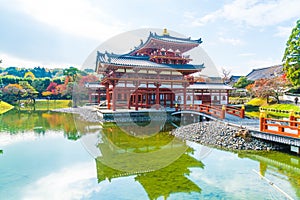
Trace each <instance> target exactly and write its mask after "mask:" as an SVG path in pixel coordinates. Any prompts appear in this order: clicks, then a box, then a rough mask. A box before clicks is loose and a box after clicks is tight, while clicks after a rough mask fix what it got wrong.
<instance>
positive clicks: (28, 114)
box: [0, 110, 87, 140]
mask: <svg viewBox="0 0 300 200" xmlns="http://www.w3.org/2000/svg"><path fill="white" fill-rule="evenodd" d="M77 122H78V123H77V124H78V125H79V128H81V131H80V132H79V131H77V128H76V126H75V123H74V119H73V114H68V113H57V112H47V111H21V110H11V111H9V112H7V113H5V114H3V115H1V118H0V131H7V132H9V133H11V134H17V133H22V132H25V131H34V132H35V133H37V134H44V133H45V132H46V131H51V130H52V131H61V130H62V131H64V134H65V136H66V137H67V138H68V139H70V140H77V139H78V138H80V137H81V133H82V134H84V131H85V130H84V128H83V127H85V126H86V124H87V122H80V121H78V120H77Z"/></svg>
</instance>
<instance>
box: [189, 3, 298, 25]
mask: <svg viewBox="0 0 300 200" xmlns="http://www.w3.org/2000/svg"><path fill="white" fill-rule="evenodd" d="M299 8H300V1H299V0H272V1H259V0H235V1H233V2H231V3H228V4H225V5H224V6H223V7H222V8H221V9H219V10H216V11H214V12H212V13H209V14H207V15H205V16H203V17H200V18H197V17H195V15H194V14H189V15H188V14H186V15H185V17H186V18H188V19H189V20H191V21H192V25H194V26H202V25H205V24H207V23H209V22H214V21H216V20H219V19H226V20H229V21H233V22H234V23H237V24H241V25H248V26H254V27H262V26H272V25H276V24H279V23H281V22H284V21H286V20H290V19H293V18H299V16H300V14H299Z"/></svg>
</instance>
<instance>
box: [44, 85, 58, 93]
mask: <svg viewBox="0 0 300 200" xmlns="http://www.w3.org/2000/svg"><path fill="white" fill-rule="evenodd" d="M56 87H57V83H55V82H51V83H50V84H49V85H48V87H47V89H46V90H47V91H49V92H52V94H57V91H56Z"/></svg>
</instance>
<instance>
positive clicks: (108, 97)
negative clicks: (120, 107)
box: [106, 85, 110, 110]
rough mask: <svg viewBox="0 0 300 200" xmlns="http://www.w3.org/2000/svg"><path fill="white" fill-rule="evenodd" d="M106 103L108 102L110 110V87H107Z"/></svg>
mask: <svg viewBox="0 0 300 200" xmlns="http://www.w3.org/2000/svg"><path fill="white" fill-rule="evenodd" d="M106 101H107V109H108V110H110V94H109V85H107V86H106Z"/></svg>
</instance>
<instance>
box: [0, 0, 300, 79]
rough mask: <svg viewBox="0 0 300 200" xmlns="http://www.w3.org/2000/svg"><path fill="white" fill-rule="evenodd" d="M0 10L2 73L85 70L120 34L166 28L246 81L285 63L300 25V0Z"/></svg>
mask: <svg viewBox="0 0 300 200" xmlns="http://www.w3.org/2000/svg"><path fill="white" fill-rule="evenodd" d="M0 5H1V6H0V59H2V63H1V64H0V66H1V67H9V66H16V67H27V68H29V67H35V66H41V67H50V68H55V67H62V68H65V67H69V66H75V67H79V68H80V67H81V66H82V64H83V63H84V61H85V59H86V58H87V57H88V56H89V55H90V54H91V52H93V51H94V50H95V49H96V48H97V47H98V46H99V45H101V44H102V43H104V42H105V41H107V40H109V39H110V38H112V37H114V36H116V35H118V34H121V33H124V32H128V31H131V30H136V29H140V28H155V29H161V30H162V29H163V28H167V29H168V30H172V31H175V32H178V33H180V34H182V35H184V36H187V37H191V38H192V39H199V38H201V39H202V41H203V43H202V44H201V45H200V46H201V48H202V49H203V50H204V51H205V52H206V53H207V55H208V56H209V57H210V59H211V60H212V61H213V63H214V65H215V66H216V67H217V69H218V70H219V71H221V69H222V68H224V69H226V70H230V71H231V75H247V74H248V73H249V72H250V71H251V70H252V69H254V68H261V67H268V66H272V65H277V64H281V63H282V61H281V60H282V57H283V53H284V50H285V46H286V41H287V40H288V37H289V35H290V33H291V31H292V28H293V27H295V25H296V21H297V20H299V19H300V12H299V10H300V1H299V0H217V1H211V0H189V1H179V0H151V1H149V0H147V1H145V0H126V1H121V0H110V1H108V0H0ZM158 34H160V33H158ZM95 59H96V58H95ZM204 64H205V63H204Z"/></svg>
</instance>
